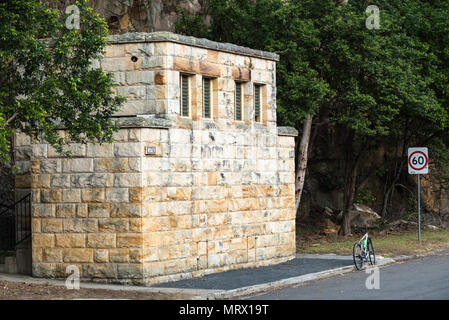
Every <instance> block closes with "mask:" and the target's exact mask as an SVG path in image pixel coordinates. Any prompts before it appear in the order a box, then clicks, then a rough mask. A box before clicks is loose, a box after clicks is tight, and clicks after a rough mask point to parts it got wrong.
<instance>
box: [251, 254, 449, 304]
mask: <svg viewBox="0 0 449 320" xmlns="http://www.w3.org/2000/svg"><path fill="white" fill-rule="evenodd" d="M378 271H379V272H378V275H379V278H378V279H379V281H378V287H379V289H375V288H372V289H367V286H366V282H367V279H368V278H369V277H370V279H369V281H368V285H369V286H370V287H375V286H376V282H375V280H374V278H373V277H374V273H366V272H365V271H363V270H362V271H358V272H351V273H349V274H345V275H342V276H337V277H333V278H328V279H323V280H319V281H313V282H310V283H308V284H305V285H301V286H297V287H290V288H285V289H281V290H275V291H271V292H268V293H263V294H258V295H254V296H250V297H244V299H258V300H259V299H260V300H264V299H266V300H291V299H293V300H321V299H327V300H346V299H348V300H356V299H367V300H376V299H382V300H391V299H394V300H398V299H399V300H407V299H412V300H414V299H417V300H424V299H434V300H449V253H448V252H445V253H444V254H440V255H437V256H429V257H424V258H419V259H414V260H409V261H405V262H402V263H396V264H392V265H388V266H384V267H381V268H379V269H378Z"/></svg>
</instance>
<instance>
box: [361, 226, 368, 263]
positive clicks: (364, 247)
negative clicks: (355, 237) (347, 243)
mask: <svg viewBox="0 0 449 320" xmlns="http://www.w3.org/2000/svg"><path fill="white" fill-rule="evenodd" d="M368 239H369V235H368V232H367V233H365V235H364V236H363V237H362V238H361V239H360V240H359V243H360V244H361V246H362V250H363V253H364V257H363V259H364V260H365V261H367V260H368V259H367V257H368Z"/></svg>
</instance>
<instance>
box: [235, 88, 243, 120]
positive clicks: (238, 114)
mask: <svg viewBox="0 0 449 320" xmlns="http://www.w3.org/2000/svg"><path fill="white" fill-rule="evenodd" d="M235 120H237V121H241V120H242V84H241V83H240V82H236V83H235Z"/></svg>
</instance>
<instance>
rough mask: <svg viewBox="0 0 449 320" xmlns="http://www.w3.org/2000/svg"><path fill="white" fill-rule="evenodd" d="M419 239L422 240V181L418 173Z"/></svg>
mask: <svg viewBox="0 0 449 320" xmlns="http://www.w3.org/2000/svg"><path fill="white" fill-rule="evenodd" d="M418 241H419V242H421V181H420V174H418Z"/></svg>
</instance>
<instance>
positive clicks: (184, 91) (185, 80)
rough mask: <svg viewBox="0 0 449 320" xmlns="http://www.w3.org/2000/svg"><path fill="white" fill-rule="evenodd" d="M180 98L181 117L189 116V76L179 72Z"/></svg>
mask: <svg viewBox="0 0 449 320" xmlns="http://www.w3.org/2000/svg"><path fill="white" fill-rule="evenodd" d="M180 83H181V99H180V113H181V116H183V117H188V116H189V76H188V75H185V74H181V76H180Z"/></svg>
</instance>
